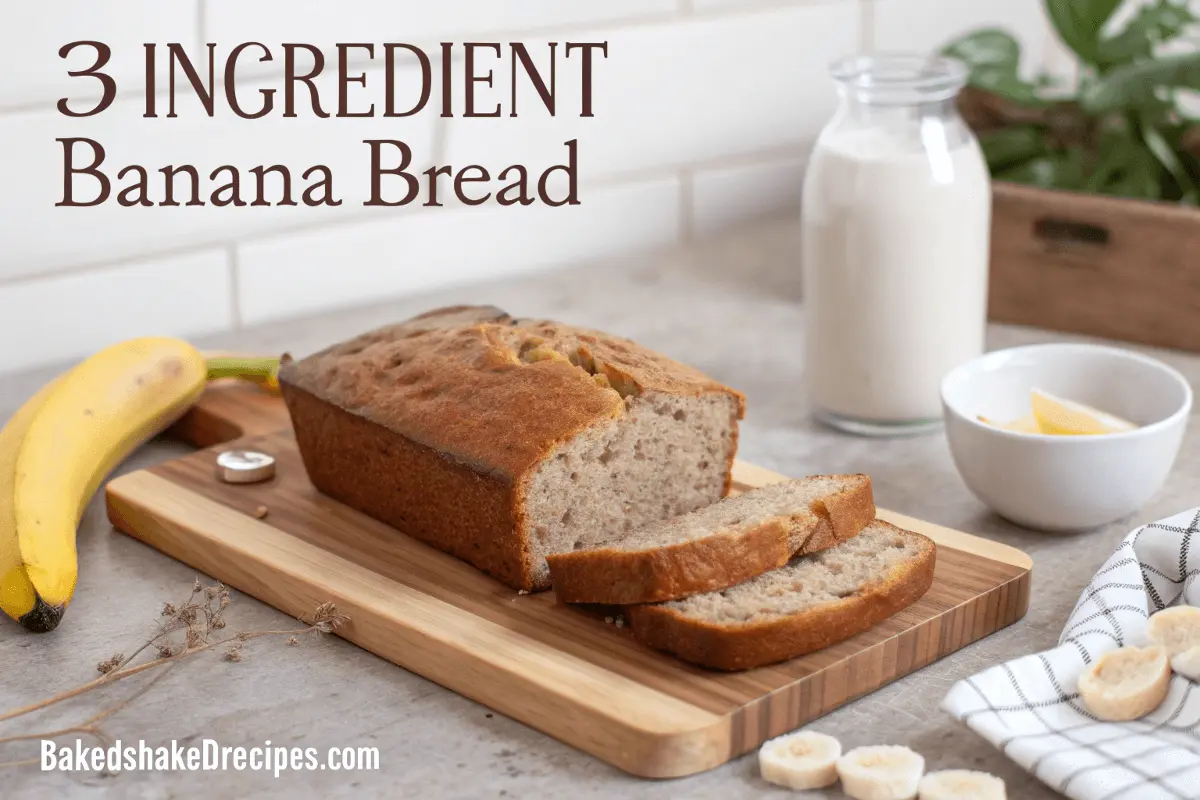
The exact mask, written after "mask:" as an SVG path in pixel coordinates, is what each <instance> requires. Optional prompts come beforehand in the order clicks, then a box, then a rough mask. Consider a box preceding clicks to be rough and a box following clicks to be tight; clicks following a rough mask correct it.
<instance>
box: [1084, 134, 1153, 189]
mask: <svg viewBox="0 0 1200 800" xmlns="http://www.w3.org/2000/svg"><path fill="white" fill-rule="evenodd" d="M1162 179H1163V169H1162V166H1161V165H1160V164H1159V163H1158V162H1157V161H1156V160H1155V158H1154V155H1153V154H1152V153H1151V152H1150V151H1149V150H1147V149H1146V146H1145V144H1143V143H1142V142H1141V140H1139V139H1138V138H1137V136H1136V134H1135V132H1134V131H1133V130H1132V129H1131V128H1129V127H1124V128H1120V129H1113V130H1110V131H1107V132H1106V133H1105V134H1104V138H1103V139H1102V140H1101V144H1100V163H1098V164H1097V165H1096V169H1095V170H1093V172H1092V175H1091V176H1090V177H1089V179H1088V181H1087V182H1086V184H1085V185H1084V189H1085V190H1086V191H1096V192H1100V193H1102V194H1110V195H1116V196H1118V197H1132V198H1138V199H1142V200H1159V199H1161V198H1162V196H1163V184H1162Z"/></svg>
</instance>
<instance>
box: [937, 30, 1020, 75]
mask: <svg viewBox="0 0 1200 800" xmlns="http://www.w3.org/2000/svg"><path fill="white" fill-rule="evenodd" d="M942 55H946V56H951V57H952V58H957V59H958V60H959V61H962V62H963V63H964V64H966V65H967V66H968V67H969V68H971V69H975V68H976V67H1003V68H1005V69H1009V70H1011V71H1012V72H1016V71H1017V66H1018V65H1019V64H1020V63H1021V45H1020V43H1019V42H1018V41H1017V40H1016V39H1014V38H1013V37H1012V34H1010V33H1009V32H1008V31H1005V30H1002V29H1000V28H981V29H980V30H977V31H973V32H971V33H968V34H967V35H965V36H962V37H960V38H958V39H955V40H954V41H952V42H950V43H949V44H948V45H946V46H945V47H943V48H942Z"/></svg>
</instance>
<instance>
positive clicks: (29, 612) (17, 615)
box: [0, 376, 62, 633]
mask: <svg viewBox="0 0 1200 800" xmlns="http://www.w3.org/2000/svg"><path fill="white" fill-rule="evenodd" d="M61 382H62V377H61V376H60V377H59V378H57V379H55V380H54V381H51V382H50V383H48V384H46V385H45V386H44V387H42V389H41V391H39V392H38V393H37V394H35V395H34V396H33V397H31V398H30V399H29V400H28V401H26V403H25V405H23V406H21V407H20V408H19V409H18V410H17V413H16V414H13V416H12V418H11V419H10V420H9V421H8V423H7V424H5V426H4V428H3V429H0V609H2V610H3V611H4V613H5V614H7V615H8V616H10V617H12V618H13V619H15V620H16V621H17V622H20V623H21V624H22V625H24V626H25V627H26V628H28V629H29V630H31V631H36V632H38V633H41V632H43V631H49V630H53V629H54V626H55V625H57V624H58V619H59V617H60V616H61V614H62V609H61V608H54V607H53V606H48V605H46V604H45V603H44V602H42V600H41V598H40V597H38V596H37V592H35V591H34V590H33V584H32V583H30V582H29V576H28V575H26V574H25V562H23V561H22V560H21V548H20V546H19V545H18V543H17V511H16V507H15V506H14V504H13V487H14V484H15V483H16V477H17V453H18V452H20V450H21V442H22V441H23V440H24V439H25V432H26V431H28V430H29V425H30V423H32V422H33V418H34V416H35V415H36V414H37V412H38V411H39V410H40V409H41V407H42V405H43V404H44V403H45V402H46V398H47V397H49V396H50V392H51V391H53V390H54V388H55V387H56V386H58V384H59V383H61Z"/></svg>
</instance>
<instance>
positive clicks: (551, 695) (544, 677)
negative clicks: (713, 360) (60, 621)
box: [107, 387, 1031, 778]
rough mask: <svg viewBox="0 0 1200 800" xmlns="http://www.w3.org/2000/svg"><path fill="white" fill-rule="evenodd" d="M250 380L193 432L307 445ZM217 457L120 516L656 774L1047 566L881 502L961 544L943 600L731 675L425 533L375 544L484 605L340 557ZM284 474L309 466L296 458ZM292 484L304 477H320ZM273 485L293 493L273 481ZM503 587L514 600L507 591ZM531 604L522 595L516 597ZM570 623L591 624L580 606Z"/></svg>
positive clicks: (939, 650)
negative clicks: (632, 634) (468, 560)
mask: <svg viewBox="0 0 1200 800" xmlns="http://www.w3.org/2000/svg"><path fill="white" fill-rule="evenodd" d="M240 392H242V389H241V387H234V388H233V389H231V390H229V391H221V392H210V393H209V394H208V395H206V397H205V399H203V400H202V401H201V403H200V405H199V406H198V408H197V410H196V412H195V413H194V414H191V415H189V417H188V418H185V420H183V421H182V422H181V423H180V425H179V426H178V427H177V429H176V432H177V433H178V434H179V435H181V436H182V437H183V438H185V439H187V440H188V441H191V442H193V443H196V444H199V445H202V446H203V445H211V444H215V443H217V442H219V441H221V440H224V439H228V438H229V437H230V436H236V435H238V434H258V435H268V434H269V432H271V431H274V432H275V433H274V434H269V435H270V436H274V437H283V438H276V439H273V440H272V441H274V442H275V443H276V444H277V446H279V447H283V446H284V445H280V444H278V443H279V442H284V441H291V437H290V431H286V430H284V429H285V428H286V427H287V418H286V412H283V411H282V404H281V403H279V401H277V400H275V399H274V398H265V399H264V398H263V397H262V396H261V395H255V394H245V393H240ZM243 412H246V413H245V416H239V415H241V414H242V413H243ZM231 415H232V416H231ZM281 422H282V425H281V424H280V423H281ZM292 449H293V450H294V447H293V448H292ZM212 457H213V456H212V454H211V453H209V452H205V451H201V452H200V453H197V454H193V455H191V456H185V457H184V458H183V459H177V460H176V461H174V462H167V464H166V465H162V466H166V467H170V466H171V465H175V464H178V465H181V467H182V466H183V465H185V463H187V462H189V459H190V460H191V462H192V466H191V468H190V469H191V470H192V471H191V473H190V474H189V473H188V472H187V470H185V469H176V470H171V469H166V470H160V468H154V470H143V471H139V472H134V473H130V474H128V475H125V476H122V477H119V478H117V479H115V480H114V481H112V482H111V483H110V484H109V486H108V490H107V500H108V510H109V517H110V519H111V520H112V522H113V523H114V525H115V526H116V527H117V528H118V529H120V530H122V531H124V532H126V533H128V534H130V535H132V536H134V537H135V538H138V539H140V540H141V541H143V542H145V543H147V544H149V545H150V546H152V547H155V548H156V549H158V550H160V551H162V552H164V553H166V554H167V555H170V556H172V557H174V558H176V559H178V560H180V561H183V562H184V563H187V564H189V565H191V566H193V567H196V568H197V569H200V570H202V571H204V572H205V573H207V574H209V575H211V576H212V577H214V578H216V579H219V580H222V581H224V582H225V583H227V584H229V585H230V586H232V587H234V588H237V589H239V590H241V591H243V592H246V593H247V594H250V595H252V596H254V597H256V598H258V599H260V600H262V601H263V602H266V603H268V604H269V605H272V606H274V607H276V608H279V609H280V610H282V611H284V612H285V613H288V614H291V615H293V616H296V617H299V618H305V617H307V616H308V615H309V614H311V612H312V610H313V609H314V608H315V607H316V605H318V604H319V603H322V602H326V601H333V602H335V603H337V605H338V606H339V608H340V609H342V610H343V611H344V612H345V613H347V614H349V615H350V617H351V622H350V623H349V624H348V625H347V626H346V627H345V628H344V629H342V630H341V631H339V634H340V635H342V636H343V637H344V638H346V639H348V640H349V641H351V642H354V643H355V644H357V645H359V646H361V647H363V648H364V649H367V650H369V651H371V652H373V653H376V654H377V655H379V656H381V657H383V658H386V659H388V660H389V661H392V662H394V663H396V664H398V665H400V666H402V667H404V668H406V669H409V670H410V671H413V672H415V673H417V674H420V675H423V676H424V677H426V678H429V679H431V680H434V681H436V682H438V683H440V684H442V685H443V686H446V687H447V688H450V689H452V690H454V691H456V692H458V693H460V694H462V695H464V696H467V697H470V698H472V699H474V700H477V701H479V702H481V703H483V704H485V705H487V706H489V707H491V708H493V709H495V710H497V711H499V712H501V713H504V714H506V715H508V716H511V717H513V718H515V719H518V720H520V721H522V722H525V723H526V724H529V725H531V726H532V727H535V728H537V729H539V730H541V731H543V732H545V733H547V734H549V735H551V736H554V737H555V738H557V739H560V740H562V741H564V742H566V743H568V744H571V745H573V746H575V747H578V748H579V749H581V750H584V751H586V752H588V753H591V754H592V755H595V756H596V757H598V758H600V759H602V760H604V761H607V762H609V763H610V764H613V765H614V766H617V767H619V768H621V769H623V770H625V771H627V772H630V773H632V774H634V775H638V776H642V777H648V778H670V777H680V776H684V775H690V774H694V773H696V772H701V771H704V770H707V769H711V768H713V767H716V766H719V765H720V764H722V763H725V762H726V761H728V760H730V759H731V758H734V757H736V756H738V755H740V754H742V753H745V752H748V751H750V750H752V749H754V748H755V747H757V746H758V745H759V744H761V742H762V741H764V740H765V739H767V738H771V737H772V736H776V735H779V734H781V733H784V732H786V731H787V730H791V729H793V728H795V727H798V726H799V725H802V724H804V723H806V722H808V721H811V720H812V719H815V718H817V717H819V716H821V715H823V714H825V713H828V712H829V711H831V710H833V709H834V708H837V707H839V706H840V705H843V704H844V703H846V702H848V701H849V700H851V699H853V698H855V697H858V696H861V695H863V694H865V693H868V692H870V691H873V690H875V689H877V688H880V687H881V686H883V685H886V684H887V683H889V682H891V681H892V680H895V679H896V678H899V677H902V676H904V675H907V674H910V673H911V672H914V671H915V670H917V669H920V668H921V667H923V666H925V665H927V664H929V663H931V662H932V661H934V660H937V659H938V658H940V657H942V656H945V655H947V654H949V653H951V652H954V651H955V650H958V649H961V648H962V647H964V646H966V645H967V644H969V643H971V642H973V641H975V640H977V639H979V638H982V637H983V636H986V635H989V634H990V633H992V632H994V631H996V630H999V629H1000V628H1002V627H1005V626H1007V625H1009V624H1011V623H1012V622H1015V621H1016V620H1018V619H1020V618H1021V617H1022V616H1024V613H1025V611H1026V609H1027V607H1028V600H1029V581H1030V571H1029V570H1030V568H1031V562H1030V559H1029V558H1028V556H1026V555H1025V554H1024V553H1022V552H1021V551H1019V550H1016V549H1015V548H1011V547H1008V546H1006V545H1003V544H1000V543H997V542H992V541H990V540H986V539H982V538H979V537H975V536H971V535H969V534H964V533H961V532H958V531H954V530H950V529H947V528H943V527H940V526H936V525H932V524H930V523H926V522H923V521H920V520H915V519H912V518H910V517H905V516H903V515H899V514H895V513H893V512H889V511H884V510H880V512H879V515H880V517H882V518H884V519H886V520H888V521H891V522H893V523H894V524H897V525H900V526H901V527H906V528H908V529H910V530H915V531H917V532H920V533H923V534H925V535H927V536H929V537H930V538H932V539H934V541H935V542H937V543H938V545H939V548H945V550H944V551H942V552H943V554H944V558H945V559H946V567H945V568H944V569H945V574H943V575H942V576H939V578H940V579H942V588H941V590H940V591H939V593H938V596H937V597H934V596H933V595H934V594H935V592H934V590H931V591H930V593H929V594H927V595H926V598H923V599H922V600H921V601H919V602H918V604H917V606H914V607H912V608H911V609H908V610H906V611H903V612H901V613H900V614H898V615H896V617H893V618H892V619H890V620H887V621H885V623H882V624H881V625H880V626H877V628H876V629H873V630H872V631H870V632H868V633H867V634H862V635H860V636H859V637H855V638H854V639H851V640H849V642H846V643H842V644H840V645H834V646H833V647H831V648H827V649H826V651H820V652H818V653H816V654H812V656H806V657H803V658H801V659H797V660H796V663H794V664H793V663H792V662H787V663H786V664H785V665H779V666H777V667H767V668H763V669H762V670H756V671H752V672H751V673H739V674H735V675H734V676H732V677H731V676H726V675H724V674H722V673H711V672H708V671H705V670H699V669H698V668H692V667H688V666H687V665H683V664H682V663H681V662H677V661H675V659H673V658H671V657H669V656H665V655H661V654H657V653H653V652H652V651H646V650H645V649H644V648H640V645H636V644H634V643H632V640H631V639H630V638H629V637H621V636H620V635H619V634H622V633H625V634H627V633H628V631H624V632H621V631H613V630H612V627H611V626H605V625H604V624H603V622H602V621H600V622H597V621H595V620H588V619H587V618H586V617H584V616H583V615H582V614H580V613H579V612H578V611H576V610H575V609H562V608H557V607H555V606H554V605H553V600H550V599H545V595H549V594H550V593H545V595H543V596H541V597H540V598H539V596H537V595H531V596H527V597H520V598H517V597H512V593H511V591H508V592H507V593H506V594H503V595H498V594H497V592H496V591H495V590H493V589H487V588H486V587H485V588H484V589H482V590H481V589H480V587H481V586H484V585H485V584H487V585H492V584H495V582H494V581H491V579H490V578H487V577H486V576H484V575H483V574H482V573H477V572H475V571H474V570H472V569H467V568H464V567H463V565H462V563H461V562H457V561H455V560H454V559H451V558H450V557H448V556H445V555H444V554H441V553H438V551H435V550H433V549H432V548H427V547H425V546H424V545H421V544H420V543H417V542H415V540H408V539H407V537H401V539H400V540H395V539H391V540H383V539H380V538H379V536H381V535H382V534H381V531H380V530H375V531H367V533H366V534H365V538H364V539H363V541H366V542H367V543H368V544H374V545H376V546H381V545H380V542H386V544H387V546H388V547H389V548H390V547H392V546H393V545H394V546H396V547H400V549H402V550H404V551H405V553H406V555H405V558H408V559H412V560H414V562H413V563H416V562H417V561H420V560H421V559H428V560H429V564H430V565H432V566H433V568H434V570H435V571H436V570H437V569H441V570H443V571H446V570H452V571H453V572H452V573H450V572H447V573H446V574H448V575H450V578H452V579H453V580H456V581H465V582H467V583H471V584H473V586H472V588H470V589H469V590H468V589H464V590H463V591H464V597H467V598H468V599H467V600H461V599H460V598H458V597H455V596H453V595H446V588H445V587H446V585H450V584H451V580H450V578H447V577H446V575H442V576H441V581H442V585H441V586H440V587H436V588H439V589H440V590H441V596H438V594H439V593H438V592H437V591H433V592H431V591H429V590H428V587H427V586H425V585H424V584H422V583H421V579H423V578H419V577H416V576H406V575H404V574H403V572H402V570H401V571H400V572H397V570H398V569H400V567H404V566H406V565H407V563H408V562H402V563H401V564H400V567H396V565H395V564H392V565H391V566H390V567H389V568H390V569H391V570H392V572H391V573H390V577H389V574H385V573H387V572H388V570H387V569H384V568H383V567H384V565H382V564H376V563H375V562H374V561H372V560H368V559H364V558H362V557H361V556H360V557H355V556H354V554H353V552H352V550H350V549H346V550H342V551H340V552H334V550H335V549H337V548H336V547H333V546H326V547H322V546H321V542H322V539H321V537H320V536H317V537H316V539H315V543H314V541H308V540H307V539H306V538H305V537H300V536H297V535H295V534H296V531H295V530H294V529H292V530H291V532H290V533H289V530H288V529H287V526H288V525H293V526H294V525H295V524H297V523H296V521H295V520H289V519H287V516H286V514H284V516H277V515H276V514H275V513H272V514H271V515H270V516H269V517H268V518H267V519H265V520H258V519H255V518H254V517H253V516H252V515H251V513H250V510H251V509H253V508H254V506H253V505H247V504H248V503H251V502H258V500H254V501H251V500H250V499H249V495H248V494H242V495H237V497H238V500H237V502H229V497H234V495H230V496H229V497H225V496H224V495H222V494H221V492H222V491H224V490H223V489H218V488H216V487H219V486H221V485H220V484H217V482H216V481H215V480H212V479H211V475H212V473H211V471H208V472H203V471H202V470H201V469H200V466H201V464H200V461H202V460H203V459H205V458H208V459H211V458H212ZM289 458H293V459H294V458H295V457H294V454H292V455H289ZM284 472H285V473H294V472H300V473H302V469H300V468H299V466H298V461H295V460H293V461H292V462H290V467H289V469H286V470H284ZM164 473H165V474H164ZM281 477H282V476H281ZM783 479H784V476H782V475H779V474H777V473H774V472H771V471H769V470H765V469H763V468H760V467H757V466H754V465H751V464H747V463H744V462H738V463H737V464H736V465H735V471H734V482H735V488H737V489H742V490H744V489H746V488H751V487H753V486H759V485H765V484H766V483H771V482H775V481H778V480H783ZM279 480H281V478H280V477H277V478H276V481H279ZM288 480H291V481H292V484H291V487H292V489H293V490H295V487H296V485H297V484H296V481H300V480H302V479H301V478H298V477H297V476H296V475H292V476H291V478H289V479H288ZM198 481H204V483H198ZM272 483H275V482H272ZM305 483H306V481H305ZM209 484H211V485H209ZM260 488H261V491H263V492H270V491H283V489H282V488H281V487H280V486H276V487H275V488H274V489H273V490H272V489H271V486H270V484H264V485H262V487H260ZM309 488H310V489H311V487H309ZM249 491H250V492H251V493H253V492H254V491H258V490H254V489H251V490H249ZM313 492H314V493H315V490H313ZM267 496H268V495H266V494H264V495H262V497H261V498H259V499H263V498H266V497H267ZM272 499H274V500H281V499H282V498H272ZM304 502H308V501H304ZM322 502H323V503H326V505H325V506H324V507H328V506H327V501H322ZM239 506H240V507H239ZM273 508H281V506H280V505H279V504H278V503H276V505H274V506H273ZM313 508H317V507H316V506H314V507H313ZM280 513H283V511H282V509H281V512H280ZM297 513H304V514H312V513H315V512H314V511H313V509H312V508H306V509H303V510H302V512H297ZM346 513H347V514H351V515H354V514H356V513H357V512H350V511H349V510H348V509H346ZM348 519H349V520H350V524H353V522H354V521H355V520H356V519H357V517H353V518H348V517H345V516H343V515H339V517H338V518H337V519H335V520H333V523H332V524H334V526H335V527H336V526H338V525H341V526H344V525H346V524H348V523H347V520H348ZM362 524H364V525H366V524H367V521H366V520H365V518H364V519H363V522H362ZM372 524H374V523H372ZM280 526H282V527H280ZM318 527H319V526H318ZM375 527H376V528H380V527H385V526H381V525H379V524H375ZM387 531H388V532H390V533H394V532H391V531H390V529H387ZM318 533H319V531H318ZM372 536H374V537H375V538H374V539H371V537H372ZM330 541H331V540H326V544H329V543H330ZM940 560H941V556H940ZM962 564H968V565H977V566H978V568H979V572H978V576H979V577H978V580H979V581H981V582H983V583H987V586H986V588H985V589H980V590H976V589H975V588H970V587H966V588H964V586H963V585H959V583H960V581H958V580H957V577H956V574H951V573H955V570H956V569H958V567H959V566H961V565H962ZM989 565H990V566H989ZM409 566H411V565H409ZM417 566H418V567H421V566H422V565H420V564H418V565H417ZM413 571H414V572H417V571H423V570H421V569H416V570H413ZM951 578H954V579H953V580H950V579H951ZM946 580H949V581H950V582H949V583H946V582H945V581H946ZM496 585H497V586H498V584H496ZM938 586H939V583H938V579H935V588H936V587H938ZM472 592H474V595H473V596H471V595H472ZM498 596H502V597H504V598H510V599H505V600H504V601H503V602H501V601H500V600H499V599H497V597H498ZM946 598H949V599H948V600H947V599H946ZM518 600H519V601H520V603H521V604H520V605H514V606H512V607H511V609H510V608H509V607H508V605H507V604H508V603H509V602H512V603H516V602H517V601H518ZM472 603H474V604H475V605H472ZM918 607H919V608H918ZM530 610H532V611H533V612H534V613H529V612H530ZM560 613H561V614H573V615H578V617H579V619H578V625H579V626H581V628H582V627H584V626H590V627H587V630H586V631H585V632H584V633H582V634H580V635H579V636H578V637H575V636H574V634H572V636H573V638H576V639H578V641H572V642H569V643H561V644H560V642H559V640H558V639H557V638H556V633H555V631H553V630H542V629H541V628H540V627H539V626H544V625H546V624H547V623H548V622H551V623H555V624H558V625H560V626H561V625H562V624H563V618H562V617H559V616H554V615H556V614H560ZM567 624H569V625H571V626H574V625H576V618H575V617H574V616H573V617H571V619H570V620H567ZM570 630H572V631H573V630H574V627H572V628H571V629H570ZM856 642H857V643H858V644H855V643H856ZM856 647H857V648H858V649H855V648H856ZM589 648H591V649H590V650H589ZM810 663H811V665H812V666H811V668H809V667H808V666H805V665H807V664H810ZM700 701H703V702H700Z"/></svg>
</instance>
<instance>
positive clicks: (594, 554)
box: [546, 475, 875, 605]
mask: <svg viewBox="0 0 1200 800" xmlns="http://www.w3.org/2000/svg"><path fill="white" fill-rule="evenodd" d="M820 477H824V476H820ZM833 477H842V476H833ZM846 477H849V478H854V479H860V480H857V481H856V482H855V483H854V484H853V485H852V486H851V488H849V489H846V490H843V491H840V492H836V493H834V494H832V495H830V496H828V497H826V498H823V499H821V500H818V501H816V502H814V503H813V504H811V506H810V508H808V509H803V510H800V509H798V510H797V511H798V512H800V513H796V514H786V515H779V516H777V517H774V518H772V519H770V520H768V521H767V522H766V523H764V524H763V525H760V526H758V527H755V528H750V529H748V530H742V531H737V532H733V531H725V532H721V531H715V532H714V534H713V535H711V536H705V537H702V538H698V539H691V540H689V541H686V542H677V543H675V544H671V545H667V546H664V547H656V548H653V549H648V550H632V551H631V550H618V549H614V548H597V549H593V550H580V551H577V552H574V553H559V554H557V555H551V556H547V558H546V562H547V563H548V564H549V565H550V581H551V583H552V584H553V586H554V594H555V596H556V597H557V598H558V599H559V600H562V601H564V602H568V603H597V604H603V605H634V604H639V603H658V602H663V601H666V600H677V599H679V598H681V597H687V596H689V595H693V594H703V593H704V592H712V591H716V590H718V589H725V588H727V587H729V586H733V585H735V584H738V583H742V582H743V581H747V580H749V579H750V578H753V577H755V576H756V575H761V574H762V573H764V572H768V571H770V570H773V569H776V568H778V567H782V566H783V565H784V564H786V563H787V562H788V559H790V558H791V557H792V556H794V555H797V554H804V555H807V554H809V553H815V552H818V551H820V550H825V549H828V548H830V547H833V546H834V545H836V544H840V543H842V542H844V541H846V540H847V539H850V538H853V537H854V536H857V535H858V534H859V532H861V531H862V529H863V528H865V527H867V525H869V524H871V522H872V521H874V519H875V500H874V497H873V495H872V493H871V480H870V479H869V478H868V477H867V476H866V475H851V476H846ZM804 512H808V513H804ZM797 547H799V549H798V550H797V549H796V548H797Z"/></svg>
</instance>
